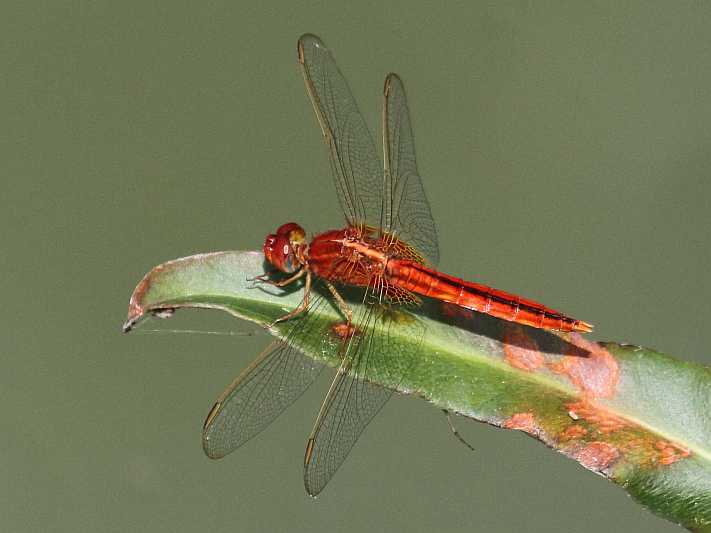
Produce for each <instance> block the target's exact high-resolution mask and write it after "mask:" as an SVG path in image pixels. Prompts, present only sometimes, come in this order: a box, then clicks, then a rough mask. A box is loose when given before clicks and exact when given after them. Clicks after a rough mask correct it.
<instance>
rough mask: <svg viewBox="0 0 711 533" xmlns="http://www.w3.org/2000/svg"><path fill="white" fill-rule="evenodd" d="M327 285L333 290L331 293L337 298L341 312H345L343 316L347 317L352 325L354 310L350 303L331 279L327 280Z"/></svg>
mask: <svg viewBox="0 0 711 533" xmlns="http://www.w3.org/2000/svg"><path fill="white" fill-rule="evenodd" d="M326 287H328V290H329V291H330V292H331V294H333V297H334V298H335V300H336V303H337V304H338V308H339V309H340V310H341V313H343V316H345V317H346V320H347V321H348V324H349V325H350V324H351V323H352V322H353V311H351V308H350V307H348V304H347V303H346V301H345V300H344V299H343V296H341V295H340V294H339V292H338V290H337V289H336V287H334V286H333V284H332V283H331V282H330V281H326Z"/></svg>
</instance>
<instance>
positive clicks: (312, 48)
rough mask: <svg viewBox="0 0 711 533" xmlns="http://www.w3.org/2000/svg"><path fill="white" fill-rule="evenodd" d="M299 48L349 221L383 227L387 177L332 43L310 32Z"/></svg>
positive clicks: (301, 62) (339, 197)
mask: <svg viewBox="0 0 711 533" xmlns="http://www.w3.org/2000/svg"><path fill="white" fill-rule="evenodd" d="M297 48H298V59H299V65H300V66H301V71H302V73H303V75H304V81H305V83H306V90H307V92H308V94H309V98H310V99H311V103H312V104H313V107H314V111H315V112H316V117H317V118H318V122H319V125H320V126H321V131H322V132H323V137H324V140H325V142H326V145H327V146H328V149H329V151H330V156H331V170H332V173H333V180H334V182H335V184H336V191H337V193H338V199H339V201H340V202H341V207H342V208H343V211H344V213H345V215H346V219H347V221H348V223H349V224H350V225H357V224H368V225H370V226H373V227H380V226H381V225H382V220H381V213H382V210H383V209H382V208H383V173H382V168H381V165H380V163H379V158H378V155H377V153H376V150H375V144H374V142H373V138H372V136H371V134H370V131H369V130H368V126H367V125H366V123H365V120H364V119H363V117H362V115H361V114H360V111H358V106H357V105H356V102H355V99H354V98H353V95H352V94H351V90H350V89H349V87H348V83H347V82H346V79H345V78H344V77H343V74H341V71H340V70H339V69H338V66H337V65H336V62H335V60H334V59H333V56H332V55H331V52H330V51H329V50H328V48H326V45H325V44H324V43H323V42H322V41H321V40H320V39H319V38H318V37H316V36H315V35H308V34H307V35H303V36H302V37H301V38H300V39H299V42H298V45H297Z"/></svg>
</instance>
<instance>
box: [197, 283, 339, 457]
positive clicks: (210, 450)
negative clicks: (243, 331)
mask: <svg viewBox="0 0 711 533" xmlns="http://www.w3.org/2000/svg"><path fill="white" fill-rule="evenodd" d="M323 303H324V300H323V298H320V297H319V298H317V299H315V300H314V302H313V304H312V306H311V309H310V311H314V310H316V308H318V307H319V306H321V305H323ZM315 316H316V313H315V312H309V313H306V314H304V315H301V316H300V317H299V318H297V319H294V326H293V327H292V329H291V330H290V332H289V333H288V334H287V336H286V338H285V339H284V340H279V341H275V342H273V343H272V344H270V345H269V346H268V347H267V348H266V349H265V350H264V351H263V352H262V353H261V354H260V355H259V356H258V357H257V359H255V360H254V361H253V362H252V363H251V364H250V365H249V366H248V367H247V368H246V369H245V370H244V371H243V372H242V373H241V374H240V375H239V376H237V378H236V379H235V380H234V381H233V382H232V383H231V384H230V385H229V387H227V389H226V390H225V391H224V392H223V393H222V394H221V395H220V397H219V398H218V399H217V402H215V405H214V406H213V408H212V410H211V411H210V414H208V416H207V419H206V420H205V424H204V427H203V432H202V444H203V449H204V450H205V454H206V455H207V456H208V457H210V458H212V459H218V458H220V457H224V456H225V455H227V454H228V453H230V452H232V451H233V450H235V449H236V448H238V447H239V446H241V445H242V444H244V443H245V442H247V441H248V440H249V439H251V438H252V437H254V436H255V435H257V434H258V433H259V432H261V431H262V430H263V429H264V428H266V427H267V426H268V425H269V424H270V423H271V422H272V421H273V420H274V419H275V418H276V417H277V416H279V415H280V414H281V412H282V411H283V410H284V409H286V408H287V407H288V406H289V405H291V404H292V403H293V402H294V401H295V400H296V399H297V398H298V397H299V396H301V395H302V394H303V393H304V392H305V391H306V389H308V387H309V385H311V383H313V381H314V380H315V379H316V377H317V376H318V374H319V373H320V372H321V370H322V368H323V364H322V363H319V362H317V361H315V360H313V359H312V358H310V357H307V356H305V355H304V354H303V353H302V352H301V351H300V350H299V349H298V348H297V347H296V346H297V345H298V344H299V339H301V338H307V337H311V336H314V335H316V336H318V335H326V334H327V331H323V330H324V329H326V330H327V328H324V326H323V324H320V323H319V321H318V320H316V319H314V317H315Z"/></svg>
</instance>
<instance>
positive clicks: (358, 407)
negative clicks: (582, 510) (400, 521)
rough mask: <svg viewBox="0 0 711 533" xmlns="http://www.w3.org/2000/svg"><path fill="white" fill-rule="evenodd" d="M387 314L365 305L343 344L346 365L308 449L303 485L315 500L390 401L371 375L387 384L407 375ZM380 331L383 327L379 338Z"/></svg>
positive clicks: (387, 391)
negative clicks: (353, 329)
mask: <svg viewBox="0 0 711 533" xmlns="http://www.w3.org/2000/svg"><path fill="white" fill-rule="evenodd" d="M383 314H384V312H383V310H382V309H381V308H380V306H377V305H367V306H365V310H364V311H363V312H362V313H360V315H361V316H360V317H359V319H358V320H355V321H354V322H353V323H354V324H355V325H356V328H357V333H356V334H355V335H353V336H351V337H350V338H348V339H346V340H344V341H343V342H342V344H341V347H342V353H343V362H342V363H341V366H340V367H339V369H338V372H337V373H336V377H335V378H334V380H333V383H332V384H331V387H330V389H329V391H328V394H327V395H326V398H325V400H324V401H323V405H322V406H321V411H320V412H319V415H318V418H317V419H316V423H315V424H314V428H313V431H312V432H311V436H310V437H309V440H308V442H307V445H306V454H305V457H304V485H305V487H306V491H307V492H308V493H309V494H310V495H311V496H316V495H317V494H318V493H320V492H321V490H323V488H324V487H325V486H326V484H327V483H328V481H329V480H330V479H331V477H333V475H334V474H335V472H336V470H338V468H339V467H340V466H341V464H343V461H344V460H345V459H346V457H347V456H348V453H349V452H350V450H351V449H352V448H353V445H354V444H355V443H356V441H357V440H358V437H359V436H360V434H361V433H362V432H363V430H364V429H365V427H366V426H367V425H368V423H369V422H370V421H371V420H372V418H373V417H374V416H375V415H376V414H377V413H378V411H380V409H381V408H382V407H383V406H384V405H385V403H386V402H387V401H388V399H389V398H390V396H392V390H390V389H385V388H383V387H380V386H379V385H376V384H375V383H374V382H373V381H374V379H373V378H374V376H373V373H374V372H376V371H377V372H378V373H379V374H380V378H381V380H382V378H383V375H384V374H385V375H387V376H388V377H387V378H386V379H387V381H389V382H390V383H395V384H396V383H399V381H400V379H401V378H402V376H403V375H404V374H405V372H406V371H407V370H408V369H406V368H403V367H402V365H401V361H398V360H397V357H396V356H397V354H396V353H395V352H394V350H393V347H392V346H390V344H389V339H390V335H389V331H388V324H390V323H391V321H390V319H387V318H384V316H383ZM383 320H386V322H383ZM413 324H414V325H415V326H416V327H415V328H413V329H412V333H413V334H414V335H416V336H419V338H420V339H421V338H422V328H421V327H420V326H419V323H413ZM376 328H378V329H381V328H382V329H381V331H379V332H378V333H377V335H376V334H375V329H376ZM382 358H390V360H389V361H387V360H386V361H383V360H382ZM377 359H380V361H377Z"/></svg>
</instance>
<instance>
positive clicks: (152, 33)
mask: <svg viewBox="0 0 711 533" xmlns="http://www.w3.org/2000/svg"><path fill="white" fill-rule="evenodd" d="M709 27H711V6H709V5H708V4H705V3H683V4H680V3H672V2H628V3H624V5H622V4H620V3H618V2H590V3H588V2H585V3H583V2H576V3H575V5H572V4H570V3H560V4H558V5H557V6H555V7H553V6H550V7H546V8H543V7H542V5H538V4H537V3H533V2H466V3H459V4H455V3H447V4H442V5H441V6H439V7H434V6H432V5H429V4H427V5H426V4H425V3H423V4H422V5H421V6H420V7H415V6H413V5H412V4H411V3H410V2H358V3H353V5H352V4H351V3H347V2H320V3H311V4H308V5H304V4H303V3H300V2H286V1H282V2H274V3H247V2H227V1H206V2H201V3H189V2H170V3H168V2H164V3H155V2H132V1H126V2H120V3H116V2H107V1H93V2H86V1H85V2H22V3H20V2H17V3H9V4H6V5H4V7H3V19H2V21H1V22H0V29H2V31H1V32H0V34H2V41H3V45H2V47H0V62H1V63H0V65H1V66H2V83H1V84H0V117H2V123H1V124H2V125H1V126H0V168H1V169H2V189H1V190H2V193H1V194H0V227H1V228H2V230H1V231H0V246H1V247H2V248H1V249H2V256H1V257H2V259H0V261H2V268H1V270H0V273H1V275H0V290H1V291H2V296H3V305H2V308H1V310H0V314H1V315H0V319H1V322H0V323H1V324H2V336H1V337H0V339H1V340H0V349H1V350H2V361H3V363H2V372H0V398H1V399H2V401H1V402H0V428H1V433H2V435H3V438H2V439H1V442H2V444H1V445H0V446H1V448H0V451H1V453H0V479H2V480H3V481H2V484H0V502H2V504H1V505H2V506H1V507H0V529H2V530H4V531H151V532H154V531H215V532H219V531H239V530H242V531H260V530H264V531H322V530H324V531H325V530H329V531H362V530H364V529H368V530H371V531H380V530H383V531H384V530H395V531H401V530H407V531H410V532H416V531H433V530H434V531H512V530H527V531H551V530H561V531H646V532H652V531H654V532H662V531H675V530H677V527H676V526H674V525H672V524H670V523H667V522H665V521H663V520H661V519H658V518H656V517H655V516H654V515H652V514H650V513H648V512H646V511H645V510H644V509H642V508H641V507H640V506H639V505H637V504H636V503H634V502H633V501H632V500H631V499H630V498H628V497H627V495H626V493H625V492H624V491H622V490H621V489H619V488H617V487H615V486H614V485H612V484H611V483H609V482H607V481H606V480H604V479H602V478H600V477H596V476H594V475H592V474H591V473H590V472H588V471H585V470H583V469H582V467H580V466H579V465H578V464H576V463H575V462H573V461H571V460H569V459H566V458H564V457H563V456H561V455H559V454H557V453H554V452H551V451H550V450H548V449H547V448H545V447H544V446H543V445H542V444H540V443H538V442H536V441H534V440H533V439H530V438H528V437H526V436H524V435H523V434H519V433H517V432H510V431H502V430H496V429H493V428H490V427H488V426H485V425H483V424H476V423H472V422H469V421H465V420H463V419H459V420H458V425H459V429H460V431H461V432H462V433H463V434H464V436H465V437H466V438H467V439H468V440H469V441H470V442H472V443H473V444H474V445H475V447H476V452H475V453H471V452H469V451H468V450H467V449H466V448H464V447H463V446H462V445H460V444H459V443H458V442H457V441H456V440H455V439H454V438H453V437H452V436H451V434H450V433H449V430H448V428H447V424H446V421H445V419H444V417H443V416H442V415H441V413H440V412H439V411H438V410H437V409H435V408H433V407H432V406H430V405H428V404H427V403H426V402H424V401H422V400H419V399H415V398H404V397H395V398H394V399H393V400H392V401H391V402H390V403H389V404H388V405H387V406H386V408H385V409H384V410H383V411H382V412H381V414H380V416H378V417H377V418H376V419H375V420H374V421H373V423H372V424H371V425H370V427H369V428H368V429H367V430H366V432H365V433H364V434H363V436H362V437H361V439H360V441H359V442H358V445H357V446H356V448H355V449H354V450H353V451H352V453H351V454H350V457H349V459H348V460H347V461H346V463H345V464H344V466H343V467H342V468H341V470H340V471H339V472H338V474H337V475H336V477H335V478H334V479H333V480H332V482H331V483H330V484H329V486H328V487H327V489H326V491H325V492H324V493H323V494H322V495H321V496H320V497H319V498H318V500H315V501H314V500H311V499H309V498H308V497H307V496H306V494H305V492H304V490H303V486H302V479H301V469H302V457H303V449H304V443H305V438H306V436H307V435H308V432H309V430H310V429H311V425H312V422H313V419H314V417H315V415H316V412H317V409H318V406H319V402H320V399H321V397H322V395H323V393H324V391H325V388H326V387H327V385H328V380H329V378H330V376H326V375H325V374H324V376H322V378H321V380H320V381H319V383H318V385H317V386H316V387H313V388H312V389H311V390H310V391H309V392H308V393H307V394H306V395H305V396H304V397H303V398H302V399H301V400H300V401H299V402H297V403H296V404H295V405H294V406H293V407H292V408H291V409H289V411H287V413H286V414H285V415H284V416H283V417H281V418H280V419H278V420H277V422H275V423H274V424H273V425H272V426H271V427H270V428H268V430H266V431H265V432H264V433H262V434H261V435H260V436H259V437H257V438H255V439H253V440H252V441H250V442H249V443H248V444H246V445H245V446H244V447H243V448H242V449H240V450H239V451H237V452H236V453H234V454H233V455H231V456H229V457H228V458H225V459H223V460H221V461H219V462H213V461H210V460H208V459H207V458H206V457H205V456H204V455H203V452H202V449H201V446H200V430H201V426H202V422H203V419H204V416H205V415H206V414H207V412H208V410H209V408H210V407H211V405H212V403H213V401H214V400H215V398H216V397H217V395H218V394H219V393H220V392H221V391H222V389H223V388H224V387H225V386H226V385H227V384H228V383H229V382H230V381H231V380H232V378H233V377H234V376H235V375H236V374H237V373H238V372H239V371H240V370H241V369H242V368H243V367H244V366H245V365H247V364H248V362H249V361H250V360H251V359H252V358H253V357H254V356H255V355H256V354H257V353H258V352H259V351H260V350H261V349H262V347H263V346H265V345H266V344H267V342H268V341H269V339H268V337H267V336H266V335H265V334H263V333H260V332H259V331H258V330H257V332H256V334H255V335H254V336H249V337H233V336H209V335H197V334H196V335H187V334H174V335H140V334H132V335H122V334H121V333H120V326H121V323H122V321H123V319H124V317H125V314H126V309H127V303H128V297H129V295H130V293H131V291H132V290H133V288H134V286H135V285H136V283H137V282H138V281H139V280H140V278H141V277H142V276H143V274H144V273H145V272H146V271H148V270H149V269H150V268H151V267H153V266H154V265H156V264H158V263H161V262H163V261H166V260H169V259H172V258H176V257H180V256H185V255H189V254H193V253H196V252H207V251H216V250H225V249H257V248H259V247H260V246H261V244H262V242H263V239H264V236H265V235H266V234H267V233H269V232H272V231H273V230H274V229H275V228H276V227H277V226H278V225H280V224H282V223H284V222H287V221H296V222H299V223H301V224H303V225H304V226H305V227H306V228H307V230H308V231H320V230H323V229H327V228H331V227H336V226H338V225H340V224H341V222H342V217H341V215H340V214H339V211H338V205H337V201H336V196H335V193H334V191H333V189H332V185H331V182H330V175H329V166H328V161H327V157H326V152H325V149H324V147H323V146H322V142H321V136H320V132H319V129H318V127H317V124H316V120H315V118H314V116H313V112H312V110H311V106H310V104H309V102H308V100H307V97H306V94H305V91H304V87H303V81H302V79H301V76H300V74H299V71H298V69H297V64H296V50H295V45H296V39H297V38H298V37H299V35H300V34H302V33H304V32H312V33H316V34H318V35H320V36H321V37H322V38H323V39H324V40H325V42H326V43H327V44H328V45H329V47H330V48H331V49H332V50H333V51H334V54H335V56H336V58H337V60H338V63H339V65H340V67H341V69H342V70H343V72H344V73H345V75H346V77H347V78H348V79H349V81H350V84H351V88H352V89H353V92H354V94H355V95H356V97H357V99H358V101H359V103H360V107H361V110H362V111H363V113H364V115H365V116H366V118H367V119H368V120H369V122H370V125H371V128H372V130H373V133H374V135H376V136H378V135H380V131H379V130H380V125H379V116H380V105H381V90H382V83H383V79H384V76H385V75H386V74H387V73H388V72H389V71H395V72H397V73H399V74H400V75H401V76H402V78H403V80H404V81H405V84H406V87H407V89H408V95H409V100H410V106H411V110H412V119H413V127H414V132H415V136H416V142H417V150H418V160H419V167H420V170H421V174H422V175H423V177H424V181H425V186H426V188H427V192H428V194H429V198H430V202H431V205H432V210H433V214H434V216H435V218H436V220H437V223H438V228H439V232H440V247H441V251H442V259H441V263H440V266H441V267H442V269H443V270H444V271H446V272H449V273H451V274H453V275H456V276H461V277H463V278H466V279H471V280H474V281H480V282H483V283H486V284H489V285H492V286H494V287H499V288H501V289H505V290H508V291H513V292H517V293H520V294H522V295H523V296H526V297H530V298H534V299H537V300H540V301H543V302H545V303H546V304H549V305H550V306H552V307H554V308H559V309H562V310H564V311H566V312H568V313H570V314H571V315H573V316H575V317H578V318H581V319H583V320H586V321H589V322H592V323H594V324H595V325H596V330H595V333H594V334H593V337H592V338H594V339H597V340H615V341H625V342H632V343H636V344H642V345H646V346H651V347H654V348H657V349H659V350H661V351H664V352H667V353H669V354H672V355H675V356H677V357H679V358H682V359H686V360H690V361H698V362H704V363H707V364H709V363H711V353H710V352H709V349H708V345H709V343H710V342H711V334H710V333H709V328H708V323H709V320H711V310H710V309H709V299H710V298H709V297H710V296H711V280H710V279H709V276H708V270H709V269H708V265H709V261H710V260H711V252H710V251H709V250H710V249H711V248H710V247H709V227H710V226H709V224H710V223H711V184H710V180H709V174H710V172H711V150H710V149H709V148H710V147H711V98H710V97H709V91H708V87H709V86H711V62H710V61H709V54H710V53H711V35H710V34H709V31H708V29H709ZM376 138H377V137H376ZM173 320H174V322H172V323H170V324H169V325H170V327H175V328H177V329H198V330H211V331H238V332H249V331H255V328H254V327H253V326H251V325H245V324H240V323H238V322H236V321H234V320H232V319H230V318H228V317H226V316H223V315H220V314H219V313H214V312H205V313H186V314H184V315H182V316H177V317H175V318H174V319H173Z"/></svg>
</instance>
